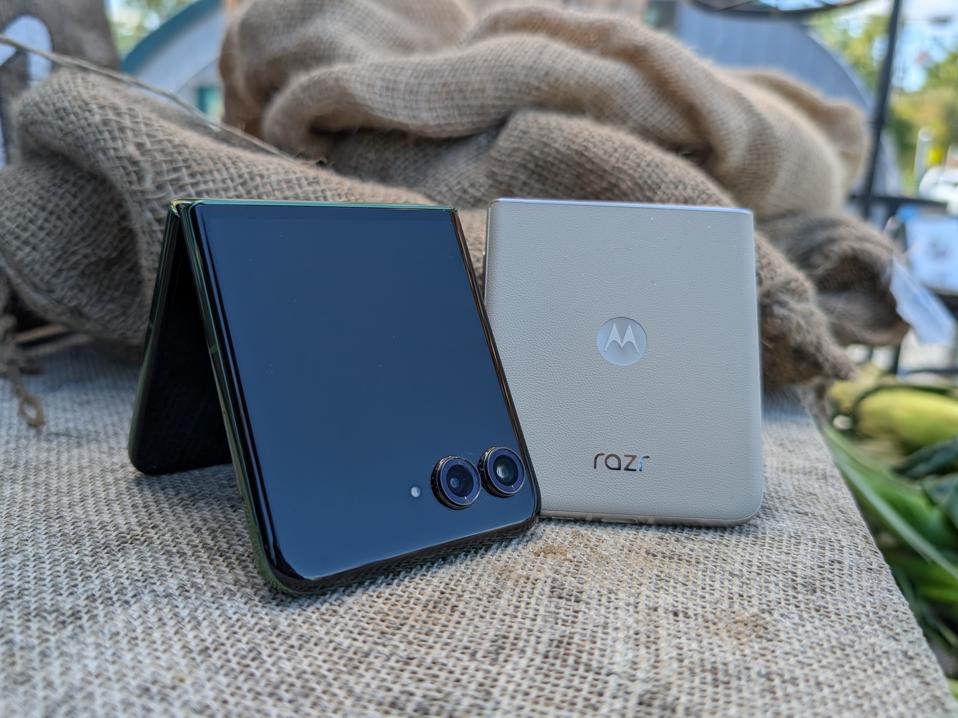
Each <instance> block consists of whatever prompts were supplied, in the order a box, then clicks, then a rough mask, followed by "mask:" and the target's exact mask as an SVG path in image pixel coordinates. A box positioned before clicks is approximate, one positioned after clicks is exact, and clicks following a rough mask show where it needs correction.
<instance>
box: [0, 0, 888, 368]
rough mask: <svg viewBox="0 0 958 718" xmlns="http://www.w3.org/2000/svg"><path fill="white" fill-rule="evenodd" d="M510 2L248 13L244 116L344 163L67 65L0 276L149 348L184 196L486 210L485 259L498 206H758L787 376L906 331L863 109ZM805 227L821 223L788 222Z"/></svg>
mask: <svg viewBox="0 0 958 718" xmlns="http://www.w3.org/2000/svg"><path fill="white" fill-rule="evenodd" d="M502 4H503V3H499V2H495V1H494V0H486V1H483V0H475V2H474V3H469V2H466V0H462V1H461V2H460V1H454V0H415V1H414V0H406V1H404V2H380V1H376V0H362V1H359V2H350V3H345V2H322V3H313V2H292V1H290V0H281V1H276V2H267V3H259V2H253V3H251V4H248V5H247V6H245V9H243V10H242V11H240V12H239V13H238V14H237V15H236V19H235V22H234V24H233V25H232V27H231V28H230V31H229V33H228V37H227V40H226V44H225V46H224V52H223V60H222V65H223V72H224V79H225V83H226V96H227V119H229V120H230V121H232V122H234V123H237V124H239V125H242V126H244V127H246V128H247V129H250V130H252V131H255V132H260V133H261V134H263V135H264V136H265V137H267V138H268V139H269V140H271V141H273V142H276V143H278V144H279V145H281V146H282V147H283V148H285V149H287V150H289V151H291V152H294V153H297V154H301V155H305V156H307V157H309V158H311V159H312V160H316V159H319V158H320V157H322V158H324V159H325V161H326V163H327V167H317V166H315V162H309V163H305V164H303V163H294V162H291V161H289V160H284V159H282V158H279V157H276V156H274V155H272V154H269V153H263V152H260V151H257V150H255V149H250V148H249V146H248V145H246V144H243V143H240V142H237V141H235V140H234V139H233V138H231V137H230V136H229V135H225V134H223V133H213V132H210V131H209V129H208V128H206V127H204V126H202V125H199V124H197V123H195V122H193V121H191V120H190V119H188V118H186V117H184V116H182V115H181V114H179V113H177V112H175V111H173V110H172V109H171V108H169V107H162V106H160V105H159V104H158V103H156V102H153V101H151V100H150V99H148V98H147V97H145V96H141V95H139V94H134V93H131V92H130V91H127V90H125V89H124V88H122V87H121V86H119V85H117V84H115V83H112V82H110V81H107V80H104V79H100V78H97V77H94V76H90V75H87V76H83V75H79V74H77V73H75V72H66V71H61V72H59V73H57V76H56V77H54V78H53V79H52V80H50V81H49V82H48V83H46V84H45V85H43V86H41V87H39V88H37V89H36V90H34V91H33V92H31V93H30V94H28V95H27V96H26V97H25V98H24V99H23V101H22V103H21V105H20V107H19V111H18V113H17V115H16V126H17V133H18V134H17V136H18V141H19V146H20V158H19V161H18V162H17V163H15V164H14V165H13V166H11V167H8V168H4V169H3V170H0V192H2V194H3V196H4V198H5V202H3V203H2V204H0V238H2V239H0V281H9V282H11V283H12V284H13V285H14V287H15V289H16V290H17V292H18V294H19V295H20V296H22V297H23V298H24V299H25V300H26V301H27V302H28V303H29V305H30V306H31V307H32V308H34V309H35V310H36V311H38V312H39V313H40V314H42V315H43V316H45V317H47V318H49V319H52V320H55V321H59V322H62V323H65V324H67V325H68V326H70V327H73V328H76V329H79V330H81V331H83V332H86V333H89V334H90V335H92V336H94V337H97V338H99V339H104V340H107V341H110V342H113V343H117V344H121V345H124V346H129V347H136V346H139V344H140V343H141V342H142V338H143V335H144V330H145V326H146V317H147V313H148V305H149V297H150V293H151V291H152V284H153V277H154V273H155V267H156V261H157V257H158V252H159V244H160V237H161V231H160V228H161V225H162V221H163V214H164V211H165V205H166V203H167V202H168V201H169V200H171V199H173V198H175V197H182V196H218V197H262V198H275V199H306V200H333V201H350V200H355V201H374V202H384V201H393V202H404V201H412V202H423V201H440V202H446V203H450V204H453V205H456V206H459V207H462V208H466V213H465V217H464V225H465V227H466V229H467V232H468V234H469V237H468V239H469V244H470V248H471V249H472V251H473V258H474V259H475V260H476V261H477V262H478V261H479V259H480V258H481V249H482V242H483V233H484V220H483V218H482V212H483V208H484V206H485V204H486V203H487V202H488V201H489V200H491V199H494V198H495V197H498V196H509V195H512V196H517V195H518V196H547V197H571V198H585V197H591V198H602V199H608V200H635V201H649V202H670V203H680V204H685V203H688V204H710V205H734V204H744V205H746V206H749V207H751V208H752V209H754V210H755V211H756V213H757V216H758V219H759V220H760V222H761V223H762V226H763V227H767V228H768V231H769V234H768V238H766V236H764V235H762V234H760V235H759V236H758V238H757V243H758V245H757V246H758V263H759V266H758V281H759V290H760V291H759V294H760V299H759V301H760V309H761V316H762V348H763V363H764V373H765V377H766V379H767V380H768V381H769V382H772V383H788V382H801V381H805V380H808V379H811V378H816V377H830V376H840V375H843V374H845V373H847V372H848V371H849V369H850V367H849V364H848V361H847V359H846V358H845V356H844V354H843V352H841V351H840V349H839V347H838V345H837V344H836V342H835V340H834V337H835V336H837V337H838V338H839V339H841V340H851V339H854V340H856V341H863V342H866V343H870V342H884V341H888V340H889V338H894V337H896V336H898V335H899V334H900V333H901V331H902V326H903V325H902V324H901V323H900V322H899V321H898V320H897V318H896V317H895V315H894V312H892V311H890V310H888V311H881V312H876V311H874V309H873V308H874V307H876V306H880V307H885V308H888V307H890V306H891V305H890V300H889V298H888V294H887V279H886V277H885V273H886V270H887V266H888V260H889V258H890V257H891V253H892V250H891V247H890V245H889V243H888V242H887V241H886V240H885V239H884V238H883V237H881V236H880V235H878V234H877V233H876V232H874V230H871V229H869V228H868V227H866V226H865V225H863V224H862V223H860V222H857V221H855V220H852V219H850V218H842V217H840V216H839V214H838V213H839V210H838V207H839V205H840V202H841V199H842V197H843V195H844V193H845V191H846V190H847V188H848V186H849V183H850V180H851V178H852V176H853V175H854V174H855V172H856V171H857V167H858V164H859V163H860V159H861V153H862V146H863V139H862V129H861V118H860V117H859V116H858V115H857V113H855V112H854V111H852V110H850V109H849V108H848V107H846V106H844V105H835V104H829V103H826V102H824V101H822V100H821V99H820V98H818V97H817V96H815V95H813V94H812V93H811V92H809V91H808V90H806V89H804V88H801V87H799V86H797V85H795V84H794V83H791V82H789V81H787V80H785V79H783V78H779V77H776V76H770V75H751V76H748V77H745V76H742V75H736V74H732V73H728V72H723V71H720V70H717V69H715V68H712V67H710V66H708V65H706V64H705V63H702V62H701V61H699V60H697V59H696V58H695V57H694V56H692V55H691V54H689V53H688V52H687V51H685V50H683V49H682V48H680V47H679V46H678V45H676V44H675V43H673V42H672V41H671V40H669V39H667V38H665V37H663V36H660V35H659V34H657V33H655V32H652V31H650V30H648V29H646V28H644V27H642V26H641V25H640V24H638V23H637V22H635V21H633V20H630V19H628V18H626V17H624V16H622V15H619V16H616V18H615V19H614V20H610V19H609V18H608V17H606V16H600V15H591V14H583V13H575V12H570V11H567V10H561V9H557V8H552V9H550V8H534V9H516V8H512V7H509V6H508V4H506V7H505V8H502V7H500V6H501V5H502ZM477 7H483V8H485V7H492V8H493V9H492V10H491V11H488V12H486V13H485V14H480V13H479V11H478V10H477V9H476V8H477ZM480 18H482V19H480ZM471 208H472V209H471ZM792 220H795V221H798V222H799V225H797V226H800V227H801V228H802V229H801V231H799V232H797V233H794V232H792V233H787V232H785V231H784V230H783V231H782V232H779V231H777V230H778V228H780V227H785V226H786V224H785V223H787V222H790V221H792ZM789 226H791V225H789ZM823 227H827V228H828V231H820V230H821V228H823ZM583 241H589V238H583ZM776 245H778V246H776ZM833 246H834V247H837V246H840V247H841V248H842V251H841V252H837V251H832V248H833ZM824 257H830V258H831V257H839V260H840V261H838V263H837V264H836V263H835V262H831V261H823V259H822V258H824ZM847 257H853V258H854V260H855V261H854V262H846V261H845V258H847ZM837 267H840V270H839V269H837ZM836 272H837V273H836ZM839 275H840V278H841V281H840V282H836V281H835V277H836V276H839ZM813 282H814V283H815V284H817V285H818V286H819V287H820V288H822V289H823V290H824V291H826V292H827V293H828V297H827V298H826V299H827V301H823V297H820V296H816V292H815V288H814V287H813V284H812V283H813ZM849 297H853V298H854V301H849ZM822 308H825V309H827V310H828V313H827V314H828V319H826V315H825V314H824V313H823V312H822ZM829 324H830V326H829ZM6 354H7V355H11V354H12V353H11V352H6ZM9 361H10V360H9V358H8V360H7V363H9Z"/></svg>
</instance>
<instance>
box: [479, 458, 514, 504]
mask: <svg viewBox="0 0 958 718" xmlns="http://www.w3.org/2000/svg"><path fill="white" fill-rule="evenodd" d="M479 473H480V474H481V475H482V480H483V483H484V484H485V485H486V488H487V489H489V491H491V492H492V493H494V494H495V495H496V496H504V497H508V496H514V495H515V494H517V493H518V492H519V489H521V488H522V485H523V484H524V483H525V480H526V470H525V466H523V463H522V459H521V458H519V455H518V454H517V453H516V452H515V451H513V450H512V449H507V448H505V447H504V446H498V447H493V448H491V449H489V450H487V451H486V453H485V454H483V456H482V461H481V462H479Z"/></svg>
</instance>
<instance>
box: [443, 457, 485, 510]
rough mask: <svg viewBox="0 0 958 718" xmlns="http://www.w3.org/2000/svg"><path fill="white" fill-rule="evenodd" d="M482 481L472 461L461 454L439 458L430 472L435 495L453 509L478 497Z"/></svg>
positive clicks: (469, 503) (461, 507)
mask: <svg viewBox="0 0 958 718" xmlns="http://www.w3.org/2000/svg"><path fill="white" fill-rule="evenodd" d="M481 485H482V481H481V479H480V478H479V472H478V471H476V467H475V466H473V464H472V462H470V461H469V460H467V459H464V458H462V457H461V456H447V457H445V458H444V459H440V461H439V463H438V464H436V468H435V469H433V472H432V488H433V491H434V492H435V493H436V497H437V498H438V499H439V500H440V501H441V502H442V503H444V504H445V505H446V506H448V507H450V508H453V509H464V508H466V507H467V506H470V505H471V504H472V503H473V502H474V501H475V500H476V499H477V498H479V488H480V486H481Z"/></svg>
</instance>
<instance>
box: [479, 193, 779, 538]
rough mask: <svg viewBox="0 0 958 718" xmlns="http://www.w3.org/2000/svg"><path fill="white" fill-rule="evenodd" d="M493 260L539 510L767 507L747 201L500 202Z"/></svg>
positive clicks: (684, 517) (730, 516) (591, 515)
mask: <svg viewBox="0 0 958 718" xmlns="http://www.w3.org/2000/svg"><path fill="white" fill-rule="evenodd" d="M485 262H486V268H485V301H486V311H487V312H488V315H489V320H490V323H491V325H492V329H493V332H494V333H495V336H496V341H497V343H498V346H499V351H500V354H501V357H502V364H503V367H504V368H505V372H506V377H507V378H508V380H509V386H510V387H511V389H512V394H513V397H514V399H515V404H516V409H517V411H518V413H519V418H520V419H521V420H522V422H523V425H524V426H525V427H526V438H527V440H528V442H529V451H530V455H531V457H532V461H533V462H535V464H536V469H537V472H538V477H539V488H540V490H541V492H542V513H543V515H546V516H555V517H562V518H581V519H596V520H603V521H625V522H663V523H685V524H705V525H728V524H736V523H741V522H743V521H746V520H748V519H749V518H750V517H751V516H753V515H754V514H755V513H756V512H757V511H758V510H759V507H760V505H761V502H762V493H763V477H762V436H761V373H760V364H759V362H760V355H759V334H758V307H757V301H756V280H755V250H754V239H753V229H752V216H751V214H750V213H749V212H748V211H746V210H740V209H722V208H712V207H678V206H663V205H643V204H625V203H610V202H566V201H548V200H521V199H504V200H498V201H496V202H494V203H493V204H492V206H491V207H490V209H489V222H488V233H487V242H486V258H485Z"/></svg>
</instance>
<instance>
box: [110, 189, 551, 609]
mask: <svg viewBox="0 0 958 718" xmlns="http://www.w3.org/2000/svg"><path fill="white" fill-rule="evenodd" d="M129 453H130V459H131V461H132V463H133V464H134V466H136V467H137V468H138V469H140V470H141V471H142V472H144V473H147V474H163V473H169V472H174V471H183V470H186V469H193V468H198V467H202V466H209V465H214V464H219V463H227V462H229V461H230V460H232V463H233V467H234V469H235V473H236V479H237V483H238V484H239V488H240V492H241V493H242V496H243V499H244V503H245V506H246V513H247V517H248V523H249V530H250V535H251V538H252V541H253V545H254V548H255V553H256V556H257V559H258V563H259V565H260V568H261V570H262V572H263V574H264V575H265V577H266V578H267V579H268V580H269V581H270V582H271V583H272V584H273V585H274V586H276V587H277V588H280V589H282V590H285V591H290V592H294V593H309V592H313V591H317V590H320V589H323V588H325V587H328V586H334V585H341V584H343V583H348V582H352V581H354V580H357V579H361V578H363V577H365V576H367V575H369V574H371V573H373V572H375V571H378V570H381V569H384V568H388V567H392V566H396V565H397V564H403V563H406V562H408V561H412V560H420V559H422V558H425V557H428V556H433V555H440V554H443V553H445V552H447V551H449V550H453V549H457V548H460V547H464V546H468V545H473V544H476V543H478V542H484V541H487V540H490V539H493V538H497V537H504V536H509V535H513V534H516V533H519V532H521V531H523V530H525V529H526V528H528V527H529V526H530V525H531V524H532V523H533V522H534V521H535V519H536V516H537V514H538V511H539V494H538V489H537V486H536V479H535V475H534V473H533V468H532V463H531V462H530V460H529V456H528V452H527V450H526V446H525V442H524V440H523V435H522V432H521V430H520V427H519V423H518V421H517V419H516V413H515V410H514V407H513V404H512V400H511V397H510V395H509V391H508V388H507V386H506V382H505V379H504V376H503V373H502V369H501V366H500V364H499V360H498V356H497V353H496V348H495V344H494V343H493V339H492V335H491V333H490V331H489V326H488V321H487V319H486V316H485V313H484V310H483V306H482V303H481V301H480V296H479V292H478V289H477V285H476V280H475V277H474V274H473V271H472V265H471V263H470V261H469V257H468V253H467V250H466V247H465V244H464V241H463V236H462V230H461V228H460V226H459V222H458V218H457V216H456V213H455V211H453V210H451V209H449V208H446V207H431V206H366V205H342V204H321V203H312V204H310V203H281V202H258V201H226V200H190V201H179V202H176V203H174V204H173V206H172V207H171V209H170V211H169V216H168V221H167V224H166V232H165V239H164V244H163V249H162V255H161V259H160V267H159V273H158V277H157V281H156V288H155V292H154V298H153V305H152V310H151V318H150V324H149V331H148V337H147V343H146V355H145V359H144V363H143V369H142V372H141V375H140V382H139V390H138V397H137V400H136V404H135V408H134V417H133V423H132V428H131V432H130V442H129Z"/></svg>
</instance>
